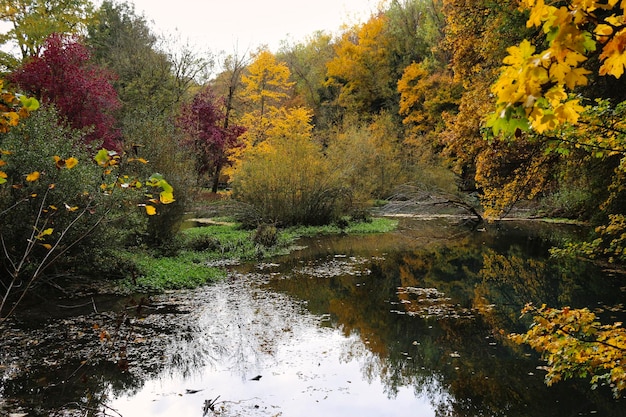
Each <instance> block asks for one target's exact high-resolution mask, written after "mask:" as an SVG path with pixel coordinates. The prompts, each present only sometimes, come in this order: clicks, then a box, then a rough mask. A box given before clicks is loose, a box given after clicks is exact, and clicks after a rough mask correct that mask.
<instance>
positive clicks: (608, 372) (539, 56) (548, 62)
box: [487, 0, 626, 396]
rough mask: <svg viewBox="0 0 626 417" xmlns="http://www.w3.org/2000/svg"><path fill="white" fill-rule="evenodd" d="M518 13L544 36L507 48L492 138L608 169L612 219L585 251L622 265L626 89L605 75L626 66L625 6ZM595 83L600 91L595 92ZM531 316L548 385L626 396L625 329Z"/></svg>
mask: <svg viewBox="0 0 626 417" xmlns="http://www.w3.org/2000/svg"><path fill="white" fill-rule="evenodd" d="M521 7H522V8H523V9H525V10H528V11H529V15H528V16H529V17H528V20H527V22H526V26H527V27H529V28H537V31H539V32H540V34H541V36H540V39H541V42H539V43H537V44H535V42H531V41H530V40H527V39H525V40H522V41H521V42H520V43H519V44H518V45H515V46H511V47H510V48H508V50H507V52H508V55H507V56H506V57H505V58H504V61H503V64H504V65H503V67H502V69H501V72H500V77H499V78H498V80H497V81H496V82H495V83H494V84H493V86H492V89H491V91H492V93H493V94H494V96H495V97H496V110H495V112H494V113H493V114H492V115H491V117H490V118H489V119H488V122H487V123H488V125H489V126H490V127H491V129H492V134H493V135H494V136H492V138H493V139H494V140H500V141H502V142H504V143H506V142H508V143H513V144H515V143H519V142H520V141H525V142H526V143H529V144H535V147H536V148H540V153H539V154H538V155H536V157H535V160H539V159H541V158H546V157H550V156H552V157H559V158H562V159H564V160H566V161H567V160H572V162H573V163H574V161H576V162H579V161H581V160H582V161H584V160H585V159H587V160H590V159H591V158H593V159H595V160H596V161H598V162H599V164H600V165H603V166H604V167H606V168H607V170H606V172H610V173H612V175H610V184H609V186H608V190H607V197H606V199H605V200H604V201H601V202H600V204H599V206H598V207H597V208H598V209H599V210H601V211H603V212H604V213H605V214H606V215H607V217H608V219H607V224H605V225H603V226H600V227H599V228H598V232H599V235H600V236H599V237H598V239H596V240H595V241H594V242H593V243H591V244H587V245H583V248H585V249H587V250H589V252H588V253H587V254H592V255H595V256H601V255H608V256H609V258H608V261H609V262H621V260H622V259H621V257H620V256H619V255H620V254H621V253H622V252H623V248H624V246H623V238H622V236H623V230H624V222H623V218H624V216H623V214H624V211H623V201H624V198H625V196H624V194H623V190H624V172H625V170H624V167H625V166H626V149H625V147H624V144H625V143H626V136H625V134H624V125H623V115H624V107H625V104H626V102H624V101H623V100H624V98H625V97H624V94H623V90H619V91H610V90H607V89H606V88H604V87H605V86H606V85H610V84H611V83H612V81H607V80H606V78H604V77H608V78H613V79H620V78H621V77H622V76H623V74H624V69H625V68H626V51H625V50H624V47H623V46H624V40H625V39H626V28H625V27H624V24H623V23H624V19H625V17H624V12H625V11H624V5H623V4H622V3H618V2H615V1H609V2H608V3H601V2H596V1H591V2H581V1H577V0H574V1H568V2H564V3H554V4H552V3H547V4H546V2H544V1H542V0H538V1H536V0H526V1H523V2H522V4H521ZM596 84H598V85H599V86H600V88H598V89H594V88H593V86H594V85H596ZM581 155H582V158H581ZM494 194H497V190H494ZM598 249H599V251H598V252H596V250H598ZM603 251H604V253H603ZM581 253H584V252H582V251H581V252H579V254H581ZM524 311H525V312H528V313H531V314H533V316H534V317H533V322H534V324H533V326H532V327H531V329H530V330H529V331H528V332H526V333H525V334H524V335H514V336H513V339H514V340H515V341H516V342H518V343H527V344H529V345H530V346H532V347H533V348H535V349H536V350H538V351H540V352H542V354H543V356H544V358H545V359H546V360H547V363H548V366H547V367H546V369H547V371H548V372H547V374H546V382H548V383H553V382H556V381H558V380H560V379H562V378H570V377H587V376H591V383H592V384H593V385H594V386H596V385H598V384H606V385H609V386H610V387H611V389H612V390H613V392H614V394H615V395H616V396H619V395H620V394H621V393H622V392H623V390H624V388H626V369H625V367H624V363H623V360H624V352H626V344H625V340H626V339H625V333H624V330H623V328H622V326H621V323H614V324H609V325H603V324H601V323H600V322H599V320H598V319H597V317H596V316H595V314H594V313H591V312H590V311H588V310H586V309H570V308H569V307H563V308H559V309H555V308H551V307H547V306H542V307H540V308H536V307H533V306H528V307H527V308H526V309H525V310H524Z"/></svg>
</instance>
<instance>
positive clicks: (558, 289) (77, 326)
mask: <svg viewBox="0 0 626 417" xmlns="http://www.w3.org/2000/svg"><path fill="white" fill-rule="evenodd" d="M580 233H584V230H580V229H579V228H577V227H575V226H563V225H559V226H556V225H548V224H535V223H528V222H527V223H513V222H510V223H509V222H506V223H500V224H497V225H496V224H494V225H487V226H486V227H485V228H484V229H479V230H475V229H472V228H469V227H464V226H459V225H456V224H455V222H454V221H452V220H450V219H439V220H430V221H417V220H408V219H405V220H403V221H402V223H401V228H400V230H398V231H397V232H394V233H388V234H385V235H365V236H334V237H320V238H314V239H307V240H303V241H301V242H299V243H300V244H301V245H302V246H303V248H302V249H300V250H298V251H296V252H294V253H292V254H291V255H289V256H285V257H282V258H277V259H273V260H271V261H270V262H261V263H254V264H246V265H238V266H235V267H232V270H231V273H230V274H229V277H228V279H226V280H224V281H223V282H220V283H217V284H214V285H211V286H207V287H204V288H201V289H197V290H194V291H173V292H168V293H166V294H163V295H160V296H156V297H141V296H137V297H127V298H119V297H102V298H91V297H85V299H84V300H80V299H76V300H74V301H73V303H74V306H75V307H76V308H75V309H72V310H71V311H72V313H71V314H69V313H68V311H69V309H67V308H58V307H59V306H58V304H59V301H55V300H51V301H49V302H47V303H45V302H42V303H41V305H40V306H39V309H38V310H33V311H32V312H28V313H27V314H25V315H23V316H22V317H20V318H18V319H16V320H14V321H12V322H11V323H10V326H9V327H8V328H7V329H6V330H5V331H4V337H5V340H4V342H3V350H4V351H3V352H2V353H1V354H0V355H1V356H0V358H1V359H2V362H0V374H1V375H2V380H1V382H0V415H1V414H3V411H6V414H9V413H13V414H14V415H26V413H28V414H27V415H28V416H36V415H42V416H43V415H65V416H69V415H109V416H119V415H122V416H126V417H128V416H139V415H140V416H176V417H180V416H213V415H219V416H285V417H287V416H357V415H358V416H407V415H417V416H425V417H427V416H438V417H439V416H441V417H443V416H459V417H470V416H472V417H473V416H508V417H516V416H542V417H545V416H624V406H625V404H624V401H621V400H614V399H613V398H612V397H611V393H610V391H609V390H608V389H606V388H602V387H601V388H598V389H597V390H590V388H589V384H588V383H587V381H567V382H563V383H559V384H556V385H554V386H552V387H547V386H546V385H545V384H544V382H543V376H544V374H545V371H543V370H542V369H541V366H542V365H543V363H542V362H541V361H540V358H538V356H537V355H536V354H535V353H534V352H532V351H530V350H528V349H525V348H523V347H519V346H515V345H512V344H510V343H509V342H508V341H507V339H506V337H505V335H506V334H508V333H510V332H516V331H517V332H519V331H523V330H524V329H525V328H526V326H527V325H528V322H527V321H524V320H522V321H520V318H519V316H520V310H521V308H522V307H523V306H524V304H525V303H526V302H534V303H536V304H541V303H546V304H548V305H551V306H555V307H558V306H564V305H570V306H572V307H583V306H588V307H590V308H592V309H593V310H596V311H601V312H602V315H603V317H604V318H605V319H606V320H617V319H618V318H619V317H617V316H616V314H620V313H619V312H614V311H613V310H616V309H614V308H613V307H615V306H619V305H620V304H623V303H624V301H625V298H626V296H625V291H626V284H625V280H624V277H623V276H618V275H614V274H612V273H609V272H603V271H600V270H598V269H595V268H594V267H592V266H591V265H589V264H586V263H581V262H574V261H571V260H569V261H558V260H554V259H551V258H549V256H548V249H549V248H550V247H551V246H552V245H554V244H555V243H562V242H563V241H564V240H566V239H568V238H570V237H571V236H573V235H575V234H580ZM44 312H45V316H44V315H43V314H44Z"/></svg>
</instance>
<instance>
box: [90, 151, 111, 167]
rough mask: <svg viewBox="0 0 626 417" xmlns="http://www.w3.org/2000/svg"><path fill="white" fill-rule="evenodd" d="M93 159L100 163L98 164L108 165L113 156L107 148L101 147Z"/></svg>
mask: <svg viewBox="0 0 626 417" xmlns="http://www.w3.org/2000/svg"><path fill="white" fill-rule="evenodd" d="M93 159H94V160H95V161H96V162H97V163H98V165H100V166H102V167H103V166H106V165H107V163H108V162H109V160H110V159H111V158H110V156H109V152H108V151H107V150H106V149H100V150H99V151H98V153H97V154H96V156H95V157H94V158H93Z"/></svg>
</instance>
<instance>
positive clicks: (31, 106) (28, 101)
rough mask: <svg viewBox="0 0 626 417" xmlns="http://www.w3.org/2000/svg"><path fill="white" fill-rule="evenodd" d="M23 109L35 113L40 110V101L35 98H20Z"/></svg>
mask: <svg viewBox="0 0 626 417" xmlns="http://www.w3.org/2000/svg"><path fill="white" fill-rule="evenodd" d="M19 99H20V102H21V103H22V107H24V108H25V109H26V110H28V111H35V110H37V109H38V108H39V101H38V100H37V99H36V98H35V97H26V96H22V95H21V96H19Z"/></svg>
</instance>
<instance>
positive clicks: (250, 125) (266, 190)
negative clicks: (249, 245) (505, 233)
mask: <svg viewBox="0 0 626 417" xmlns="http://www.w3.org/2000/svg"><path fill="white" fill-rule="evenodd" d="M625 9H626V3H624V2H618V1H617V0H601V1H598V0H587V1H582V0H565V1H550V0H548V1H546V0H501V1H497V2H495V1H490V0H390V1H386V2H382V3H381V5H380V7H379V10H378V11H377V12H376V13H374V14H372V15H371V16H370V18H369V19H368V20H366V21H364V22H363V23H359V24H356V25H352V26H346V27H344V28H338V30H337V32H335V33H326V32H317V33H312V34H311V35H310V36H309V37H308V38H307V39H306V40H305V41H303V42H290V41H285V42H283V43H282V46H281V47H280V48H279V49H278V50H276V51H271V50H269V49H268V48H265V47H263V46H261V47H258V48H257V49H255V50H251V51H232V52H225V53H224V52H222V53H212V52H211V50H210V48H211V45H206V50H200V49H199V48H198V47H196V46H193V45H190V44H187V43H185V42H184V41H181V40H180V39H176V38H174V37H172V36H168V35H161V34H156V33H155V32H154V31H153V29H151V27H150V25H149V22H147V21H146V18H145V17H144V16H142V15H141V14H138V13H137V12H136V11H135V9H134V7H133V5H132V4H130V3H124V2H121V1H120V2H112V1H108V0H107V1H104V2H102V4H101V6H99V7H95V6H94V5H93V4H92V3H91V2H90V1H88V0H2V1H0V21H2V22H3V23H4V24H5V26H4V27H5V28H6V30H5V31H4V33H2V34H1V35H0V43H2V44H4V45H7V46H11V52H10V53H9V52H6V51H7V50H8V49H7V48H4V49H3V51H4V52H2V53H1V54H0V65H1V67H2V79H3V86H2V89H3V92H2V103H1V107H2V118H1V126H0V130H1V131H2V133H1V134H0V150H1V152H2V155H1V158H0V215H1V217H0V219H1V220H0V222H1V229H0V236H1V242H0V244H1V246H2V251H1V252H2V256H1V258H0V259H1V264H2V272H1V275H0V277H1V279H2V285H3V300H2V304H1V305H0V307H2V308H0V312H1V313H2V314H0V317H4V316H5V315H6V314H7V311H5V310H4V309H8V307H9V302H8V300H9V299H10V296H12V295H13V294H15V293H21V292H22V289H23V288H24V286H27V287H29V286H30V285H31V283H33V284H34V283H35V282H36V281H37V280H42V279H52V277H54V276H55V275H58V274H61V273H62V272H63V273H65V272H66V271H73V272H74V273H84V272H85V271H93V270H97V271H100V272H101V273H103V274H105V275H106V274H110V275H111V276H115V275H116V274H119V273H120V271H125V270H132V268H127V266H128V265H127V263H128V262H129V260H128V259H127V258H125V257H122V256H119V251H120V249H121V248H129V247H142V246H144V247H150V248H153V249H154V250H157V251H163V252H167V250H169V249H170V248H171V246H172V242H173V240H174V235H175V230H176V226H177V225H178V224H179V223H180V222H181V219H182V216H183V215H184V213H186V212H188V211H191V210H193V209H194V207H197V206H198V204H202V203H203V202H206V201H208V200H213V199H227V200H229V201H236V202H237V204H238V209H237V214H238V216H239V221H241V222H242V224H244V225H246V226H248V227H252V228H254V227H257V226H259V225H262V224H272V225H276V226H290V225H301V224H310V225H322V224H328V223H332V222H336V221H337V220H338V219H342V218H344V217H346V216H352V217H354V218H358V217H363V216H365V214H364V213H366V212H367V210H368V209H369V208H371V207H372V206H374V205H383V204H385V202H386V201H388V200H390V199H397V198H411V196H410V195H408V194H407V192H406V190H407V189H410V190H418V191H419V192H420V193H422V194H424V193H425V194H427V195H438V196H446V198H447V199H448V200H450V201H455V202H457V203H458V204H460V205H462V206H463V207H466V208H467V209H468V210H469V211H470V212H471V213H473V214H475V215H476V216H477V217H479V218H481V219H485V220H487V221H491V220H497V219H499V218H501V217H504V216H509V215H513V214H515V215H518V216H519V215H524V216H530V215H532V216H541V217H554V218H566V219H571V220H577V221H583V222H587V223H589V224H590V225H592V226H593V234H592V235H590V236H589V238H588V240H586V241H584V242H573V243H571V244H569V245H567V246H564V247H560V248H558V249H554V256H577V257H584V258H587V259H591V260H593V261H595V262H600V263H604V264H607V265H611V267H612V268H620V267H621V266H623V264H624V262H626V217H625V215H626V204H625V203H626V85H625V84H624V78H623V74H624V69H625V67H626V18H625V16H624V10H625ZM407 186H410V188H407ZM413 192H415V191H413ZM18 284H19V285H22V287H21V288H22V289H20V290H18V289H17V287H18ZM528 311H532V312H533V313H534V314H538V317H544V318H545V320H544V322H545V323H548V324H549V323H552V324H554V323H559V326H561V327H560V328H567V327H566V326H568V325H571V323H572V320H570V318H569V317H570V316H568V314H570V311H569V310H568V311H565V310H550V309H547V308H543V307H542V308H535V307H532V306H531V307H528ZM8 314H10V313H8ZM577 317H578V318H580V317H583V316H577ZM583 318H584V319H585V320H587V319H589V320H590V321H589V323H595V322H594V320H595V318H594V317H591V318H589V317H588V316H584V317H583ZM574 321H575V320H574ZM594 325H595V324H594ZM592 327H593V326H592ZM534 329H535V331H536V332H537V334H530V333H529V334H528V335H526V336H518V339H522V338H524V337H526V339H525V340H523V341H525V342H527V343H531V344H533V343H535V342H536V341H537V340H540V341H541V343H535V345H537V347H538V348H541V345H542V343H543V342H545V340H546V339H545V338H546V337H548V336H550V335H552V334H554V332H557V331H558V329H557V330H555V328H554V326H553V327H549V326H548V325H546V327H541V326H537V327H535V328H534ZM541 329H543V331H544V333H542V334H539V331H540V330H541ZM604 330H605V331H606V333H604V334H603V336H602V337H604V338H605V339H603V340H604V342H603V344H604V345H605V346H607V345H608V346H610V345H613V347H615V346H617V347H618V351H619V352H621V355H623V352H624V346H625V345H626V340H625V338H624V332H623V331H622V329H621V328H620V327H619V326H617V327H611V328H604ZM576 331H577V332H580V334H581V335H582V336H581V337H580V338H578V341H580V340H583V341H584V340H588V339H587V336H588V334H587V333H585V332H586V331H588V332H590V333H589V334H594V335H595V334H597V326H596V327H595V328H590V329H587V330H585V329H584V328H577V330H576ZM541 338H544V339H541ZM559 340H560V339H559ZM559 340H556V341H555V342H554V345H559V343H565V342H562V341H559ZM568 343H569V342H568ZM580 343H582V342H580ZM564 346H565V345H563V344H562V345H559V347H561V348H562V350H561V352H566V353H567V352H581V351H583V350H584V349H586V348H585V347H581V345H580V344H577V345H572V346H569V345H567V346H565V347H564ZM570 348H571V349H572V350H571V351H570V350H568V349H570ZM591 351H592V349H591V348H590V349H589V352H587V354H588V355H592V353H591ZM603 355H605V356H604V357H605V358H606V357H607V354H606V352H604V353H603ZM562 357H564V356H561V358H562ZM555 360H557V363H556V364H555V368H554V369H557V371H556V372H558V366H563V367H564V368H562V369H561V370H562V371H563V372H565V371H564V370H569V371H571V369H573V368H572V367H571V362H567V363H560V362H558V359H555ZM568 360H571V361H573V360H575V358H573V356H572V357H569V358H568ZM612 360H613V359H612ZM594 361H595V359H593V360H592V359H589V358H587V359H586V362H585V361H583V362H584V363H583V365H580V366H579V367H578V368H575V369H576V372H578V371H580V372H581V373H582V372H583V371H585V370H586V369H588V368H585V366H588V367H591V366H597V365H598V362H597V361H595V362H594ZM619 363H620V362H619V359H614V360H613V362H612V363H611V364H609V363H608V361H605V362H602V366H605V365H606V366H605V368H607V369H613V370H615V373H614V374H613V373H609V374H605V376H604V377H605V378H612V379H611V381H612V383H613V384H615V387H616V388H615V390H616V391H621V389H623V388H624V387H625V384H626V377H625V376H624V375H626V372H625V371H624V367H623V365H619ZM568 364H569V365H568ZM616 364H617V365H616ZM568 366H569V368H568ZM571 372H573V371H571Z"/></svg>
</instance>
